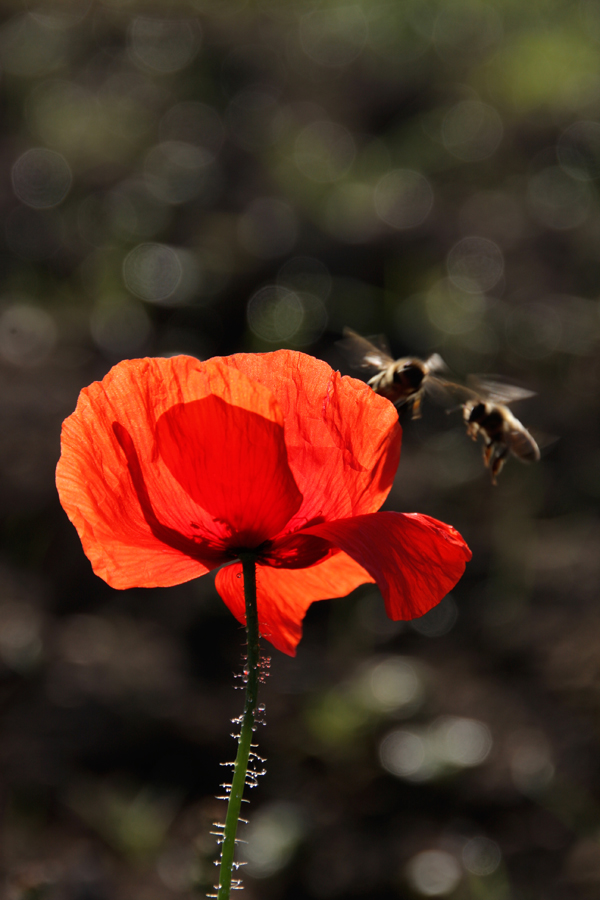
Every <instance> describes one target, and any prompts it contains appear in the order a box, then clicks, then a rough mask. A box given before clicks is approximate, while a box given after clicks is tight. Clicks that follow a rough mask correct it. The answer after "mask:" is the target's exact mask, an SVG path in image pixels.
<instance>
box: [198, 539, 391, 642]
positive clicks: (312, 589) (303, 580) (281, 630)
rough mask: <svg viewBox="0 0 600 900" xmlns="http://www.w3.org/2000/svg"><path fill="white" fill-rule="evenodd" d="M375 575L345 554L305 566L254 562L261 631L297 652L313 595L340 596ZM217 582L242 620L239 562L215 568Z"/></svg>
mask: <svg viewBox="0 0 600 900" xmlns="http://www.w3.org/2000/svg"><path fill="white" fill-rule="evenodd" d="M372 581H373V578H371V576H370V575H369V573H368V572H366V571H365V570H364V569H363V568H362V566H360V565H359V564H358V563H356V562H355V561H354V560H353V559H351V558H350V557H349V556H347V555H346V554H345V553H336V554H335V556H332V557H330V558H329V559H326V560H325V561H324V562H321V563H318V564H317V565H315V566H311V567H310V568H308V569H274V568H271V567H270V566H262V565H260V564H259V565H257V567H256V592H257V607H258V621H259V627H260V633H261V634H262V636H263V637H264V638H266V639H267V640H268V641H270V642H271V644H273V646H274V647H276V648H277V649H278V650H281V651H282V652H283V653H287V654H288V655H289V656H295V655H296V646H297V644H298V641H299V640H300V638H301V637H302V621H303V619H304V616H305V615H306V610H307V609H308V607H309V606H310V604H311V603H313V602H314V601H315V600H326V599H328V598H330V597H343V596H345V595H346V594H349V593H350V591H353V590H354V588H356V587H358V585H359V584H365V583H366V582H372ZM216 587H217V590H218V592H219V594H220V595H221V597H222V599H223V600H224V602H225V603H226V604H227V606H228V607H229V609H230V610H231V612H232V613H233V615H234V616H235V617H236V619H238V621H240V622H242V623H245V622H246V611H245V609H246V608H245V602H244V578H243V575H242V566H241V564H240V563H235V564H234V565H231V566H226V567H225V568H224V569H220V570H219V572H217V580H216Z"/></svg>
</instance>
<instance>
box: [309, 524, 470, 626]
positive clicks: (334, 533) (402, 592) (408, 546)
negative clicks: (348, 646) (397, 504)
mask: <svg viewBox="0 0 600 900" xmlns="http://www.w3.org/2000/svg"><path fill="white" fill-rule="evenodd" d="M302 533H305V534H306V533H307V534H313V535H317V536H318V537H321V538H325V539H326V540H329V541H330V542H331V543H332V544H333V546H335V547H339V548H340V549H341V550H343V551H344V552H345V553H347V554H348V556H351V557H352V559H354V560H356V562H357V563H359V564H360V565H361V566H363V567H364V568H365V569H366V570H367V572H369V573H370V575H371V576H372V577H373V579H374V580H375V581H376V582H377V585H378V586H379V589H380V590H381V593H382V594H383V598H384V600H385V608H386V611H387V614H388V616H389V617H390V619H394V620H397V619H415V618H417V617H418V616H423V615H425V613H426V612H428V611H429V610H430V609H431V608H432V607H433V606H435V605H436V604H437V603H439V602H440V600H442V599H443V597H445V596H446V594H447V593H448V591H449V590H451V589H452V588H453V587H454V585H455V584H456V582H457V581H458V580H459V579H460V577H461V576H462V574H463V572H464V570H465V565H466V563H467V562H468V560H469V559H471V551H470V550H469V548H468V547H467V545H466V544H465V542H464V540H463V539H462V537H461V536H460V534H459V533H458V532H457V531H456V530H455V529H454V528H452V526H451V525H445V524H444V523H443V522H438V521H437V519H432V518H430V517H429V516H423V515H420V514H418V513H398V512H377V513H372V514H371V515H368V516H355V517H354V518H352V519H345V520H344V519H342V520H340V521H338V522H327V523H323V524H321V525H315V526H313V527H311V528H307V529H306V530H305V531H304V532H302Z"/></svg>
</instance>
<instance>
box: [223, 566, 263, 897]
mask: <svg viewBox="0 0 600 900" xmlns="http://www.w3.org/2000/svg"><path fill="white" fill-rule="evenodd" d="M239 558H240V560H241V562H242V566H243V570H244V596H245V598H246V634H247V636H248V660H247V664H246V672H245V675H246V702H245V704H244V714H243V717H242V725H241V728H240V735H239V738H238V751H237V756H236V758H235V764H234V769H233V780H232V782H231V793H230V795H229V803H228V806H227V818H226V819H225V830H224V832H223V845H222V848H221V869H220V871H219V887H218V893H217V898H218V900H229V893H230V891H231V870H232V867H233V857H234V853H235V835H236V832H237V826H238V821H239V818H240V809H241V806H242V796H243V793H244V785H245V784H246V774H247V772H248V759H249V757H250V747H251V744H252V736H253V731H254V721H255V717H256V701H257V698H258V676H259V663H260V647H259V643H258V612H257V608H256V557H255V556H254V554H252V553H240V555H239Z"/></svg>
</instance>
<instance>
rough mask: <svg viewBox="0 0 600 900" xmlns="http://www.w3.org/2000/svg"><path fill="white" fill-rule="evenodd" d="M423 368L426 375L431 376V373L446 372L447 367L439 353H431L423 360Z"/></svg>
mask: <svg viewBox="0 0 600 900" xmlns="http://www.w3.org/2000/svg"><path fill="white" fill-rule="evenodd" d="M425 368H426V371H427V373H428V374H431V373H432V372H447V371H448V366H447V365H446V363H445V362H444V360H443V359H442V357H441V356H440V354H439V353H432V354H431V356H430V357H429V358H428V359H426V360H425Z"/></svg>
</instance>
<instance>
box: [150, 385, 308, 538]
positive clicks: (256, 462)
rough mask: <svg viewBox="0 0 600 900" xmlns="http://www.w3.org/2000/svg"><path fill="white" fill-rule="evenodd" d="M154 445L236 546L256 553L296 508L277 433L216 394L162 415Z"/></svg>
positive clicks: (278, 428) (282, 444)
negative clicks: (224, 526)
mask: <svg viewBox="0 0 600 900" xmlns="http://www.w3.org/2000/svg"><path fill="white" fill-rule="evenodd" d="M236 374H237V373H236ZM156 440H157V445H158V451H159V453H160V455H161V457H162V459H163V460H164V462H165V464H166V465H167V468H168V469H169V471H170V472H171V474H172V475H173V476H174V477H175V478H176V479H177V481H178V482H179V484H180V485H181V486H182V488H183V489H184V490H185V491H186V493H187V494H189V495H190V497H191V498H192V499H193V500H195V502H196V503H198V504H199V505H200V506H202V507H203V508H204V509H205V510H207V511H208V512H209V513H210V514H211V515H212V516H214V518H215V519H218V520H221V521H223V522H226V523H227V524H228V525H229V526H230V528H231V530H232V532H233V539H234V545H235V546H237V547H247V548H252V547H258V546H259V545H260V544H262V543H263V542H264V541H266V540H268V539H269V538H272V537H274V536H275V535H276V534H278V533H279V532H280V531H281V529H282V528H283V527H284V526H285V525H286V524H287V522H289V520H290V519H291V517H292V516H293V515H294V513H295V512H297V510H298V508H299V507H300V504H301V503H302V495H301V494H300V492H299V490H298V488H297V487H296V482H295V481H294V477H293V475H292V473H291V472H290V468H289V466H288V461H287V450H286V446H285V440H284V433H283V426H282V425H280V424H279V422H273V421H269V419H266V418H265V417H264V416H261V415H259V414H258V413H255V412H251V411H250V410H248V409H242V408H241V407H239V406H232V405H231V404H230V403H226V402H225V401H224V400H223V399H222V398H221V397H217V396H216V395H215V394H211V395H210V396H208V397H203V398H202V399H201V400H194V401H192V402H191V403H178V404H177V405H176V406H173V407H171V409H169V410H167V412H165V413H163V415H162V416H161V417H160V419H159V420H158V422H157V427H156Z"/></svg>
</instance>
